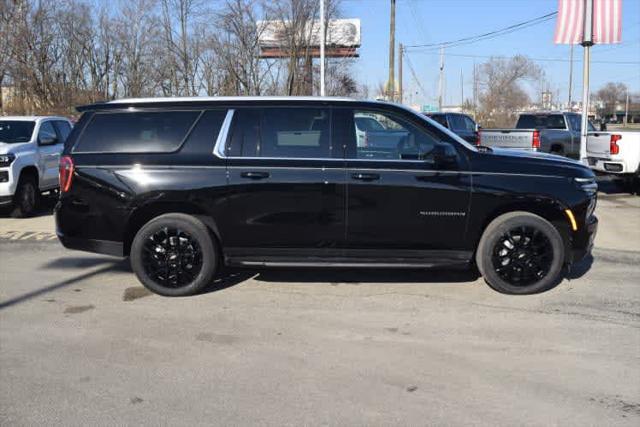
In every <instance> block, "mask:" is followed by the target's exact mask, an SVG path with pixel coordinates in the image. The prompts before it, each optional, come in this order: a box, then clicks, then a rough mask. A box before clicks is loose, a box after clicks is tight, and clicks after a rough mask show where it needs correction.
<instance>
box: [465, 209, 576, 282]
mask: <svg viewBox="0 0 640 427" xmlns="http://www.w3.org/2000/svg"><path fill="white" fill-rule="evenodd" d="M476 263H477V265H478V269H479V270H480V273H481V274H482V276H483V277H484V279H485V281H486V282H487V284H488V285H489V286H491V287H492V288H493V289H495V290H497V291H498V292H502V293H507V294H532V293H537V292H542V291H545V290H548V289H550V288H552V287H554V286H555V285H557V284H558V283H559V281H560V280H561V279H562V271H563V264H564V244H563V241H562V237H561V236H560V233H559V232H558V230H557V229H556V228H555V227H554V226H553V225H552V224H551V223H549V222H548V221H547V220H545V219H544V218H541V217H539V216H537V215H534V214H531V213H528V212H510V213H507V214H504V215H501V216H499V217H498V218H496V219H495V220H493V222H491V224H489V226H488V227H487V228H486V230H485V231H484V233H483V235H482V238H481V239H480V244H479V245H478V250H477V252H476Z"/></svg>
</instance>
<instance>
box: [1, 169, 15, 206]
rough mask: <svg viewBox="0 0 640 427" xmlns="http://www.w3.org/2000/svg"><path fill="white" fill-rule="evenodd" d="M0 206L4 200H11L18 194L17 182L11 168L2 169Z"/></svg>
mask: <svg viewBox="0 0 640 427" xmlns="http://www.w3.org/2000/svg"><path fill="white" fill-rule="evenodd" d="M0 172H2V173H1V174H0V204H2V200H4V199H7V198H9V199H10V198H11V197H12V196H13V195H14V193H15V192H16V182H15V180H14V179H13V174H12V173H11V169H10V168H0Z"/></svg>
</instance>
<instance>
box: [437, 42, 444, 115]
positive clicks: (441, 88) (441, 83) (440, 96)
mask: <svg viewBox="0 0 640 427" xmlns="http://www.w3.org/2000/svg"><path fill="white" fill-rule="evenodd" d="M443 97H444V47H441V48H440V80H439V81H438V110H439V111H442V103H443V102H444V99H443Z"/></svg>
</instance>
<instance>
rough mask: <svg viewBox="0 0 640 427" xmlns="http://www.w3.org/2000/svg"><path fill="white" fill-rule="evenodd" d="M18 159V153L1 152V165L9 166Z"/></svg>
mask: <svg viewBox="0 0 640 427" xmlns="http://www.w3.org/2000/svg"><path fill="white" fill-rule="evenodd" d="M15 159H16V155H15V154H12V153H9V154H0V167H3V166H9V165H10V164H11V163H13V161H14V160H15Z"/></svg>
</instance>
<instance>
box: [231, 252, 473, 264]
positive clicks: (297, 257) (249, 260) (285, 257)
mask: <svg viewBox="0 0 640 427" xmlns="http://www.w3.org/2000/svg"><path fill="white" fill-rule="evenodd" d="M280 251H281V250H277V249H276V250H273V251H269V250H265V249H261V250H259V251H255V252H253V251H249V250H237V249H236V250H234V249H228V250H224V253H225V264H226V265H228V266H237V267H305V268H306V267H308V268H314V267H337V268H434V267H452V268H453V267H459V268H465V267H468V266H469V265H470V264H471V257H472V255H473V253H472V252H467V251H419V253H416V252H415V251H410V252H411V254H408V253H406V251H400V252H403V253H394V252H390V251H366V252H367V253H366V255H365V254H363V253H357V251H356V253H346V254H341V255H340V256H336V255H335V253H336V252H337V251H336V250H332V251H331V254H329V253H327V254H326V255H321V254H318V251H317V250H314V251H313V252H314V253H313V254H312V253H306V254H305V252H308V251H305V250H304V249H303V250H298V251H290V252H289V250H287V251H286V252H289V253H286V254H285V253H282V252H281V253H278V252H280ZM266 252H268V254H267V253H266ZM375 252H377V253H375ZM408 255H409V256H408Z"/></svg>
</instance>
